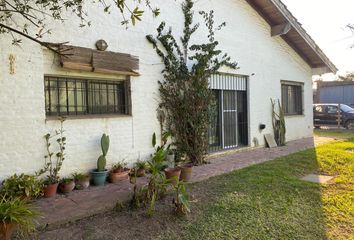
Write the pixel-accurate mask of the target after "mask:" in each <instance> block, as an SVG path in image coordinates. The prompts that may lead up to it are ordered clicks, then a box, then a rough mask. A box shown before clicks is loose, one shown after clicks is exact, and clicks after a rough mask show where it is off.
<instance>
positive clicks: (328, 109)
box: [327, 105, 338, 114]
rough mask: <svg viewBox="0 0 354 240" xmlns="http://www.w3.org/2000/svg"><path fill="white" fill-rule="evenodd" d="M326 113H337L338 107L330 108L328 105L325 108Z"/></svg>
mask: <svg viewBox="0 0 354 240" xmlns="http://www.w3.org/2000/svg"><path fill="white" fill-rule="evenodd" d="M327 113H336V114H337V113H338V106H332V105H328V106H327Z"/></svg>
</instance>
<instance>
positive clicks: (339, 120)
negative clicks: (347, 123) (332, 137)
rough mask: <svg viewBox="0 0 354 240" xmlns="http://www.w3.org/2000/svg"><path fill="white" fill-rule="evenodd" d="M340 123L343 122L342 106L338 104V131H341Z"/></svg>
mask: <svg viewBox="0 0 354 240" xmlns="http://www.w3.org/2000/svg"><path fill="white" fill-rule="evenodd" d="M340 122H341V113H340V104H339V103H338V110H337V125H338V129H340Z"/></svg>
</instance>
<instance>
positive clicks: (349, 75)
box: [338, 72, 354, 81]
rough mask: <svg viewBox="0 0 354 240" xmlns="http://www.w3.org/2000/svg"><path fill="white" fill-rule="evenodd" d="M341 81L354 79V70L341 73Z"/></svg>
mask: <svg viewBox="0 0 354 240" xmlns="http://www.w3.org/2000/svg"><path fill="white" fill-rule="evenodd" d="M338 78H339V80H341V81H354V72H347V73H346V74H345V75H339V76H338Z"/></svg>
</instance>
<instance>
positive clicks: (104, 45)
mask: <svg viewBox="0 0 354 240" xmlns="http://www.w3.org/2000/svg"><path fill="white" fill-rule="evenodd" d="M96 48H97V50H100V51H105V50H106V49H107V48H108V44H107V42H106V41H105V40H103V39H101V40H98V41H97V42H96Z"/></svg>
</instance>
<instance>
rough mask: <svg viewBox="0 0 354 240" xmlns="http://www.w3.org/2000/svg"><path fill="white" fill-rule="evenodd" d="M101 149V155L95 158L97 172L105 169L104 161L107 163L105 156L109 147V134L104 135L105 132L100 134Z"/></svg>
mask: <svg viewBox="0 0 354 240" xmlns="http://www.w3.org/2000/svg"><path fill="white" fill-rule="evenodd" d="M101 149H102V155H101V156H100V157H99V158H98V160H97V171H98V172H104V171H105V170H106V163H107V160H106V156H107V152H108V149H109V136H108V135H106V134H105V133H104V134H103V135H102V138H101Z"/></svg>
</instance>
